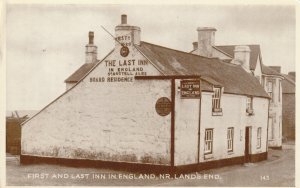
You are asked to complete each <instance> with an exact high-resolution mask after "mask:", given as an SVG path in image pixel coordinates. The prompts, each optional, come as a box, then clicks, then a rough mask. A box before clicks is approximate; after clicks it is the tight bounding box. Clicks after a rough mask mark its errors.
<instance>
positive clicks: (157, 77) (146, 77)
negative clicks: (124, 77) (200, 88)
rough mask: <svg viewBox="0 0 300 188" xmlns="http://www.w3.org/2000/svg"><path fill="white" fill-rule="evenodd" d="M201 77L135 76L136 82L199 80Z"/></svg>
mask: <svg viewBox="0 0 300 188" xmlns="http://www.w3.org/2000/svg"><path fill="white" fill-rule="evenodd" d="M200 77H201V76H199V75H173V76H135V77H134V79H136V80H166V79H189V78H197V79H199V78H200Z"/></svg>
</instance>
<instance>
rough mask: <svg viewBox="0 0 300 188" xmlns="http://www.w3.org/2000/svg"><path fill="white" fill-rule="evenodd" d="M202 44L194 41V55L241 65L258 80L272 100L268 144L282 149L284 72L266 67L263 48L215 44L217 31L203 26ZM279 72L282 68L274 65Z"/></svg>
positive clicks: (199, 40)
mask: <svg viewBox="0 0 300 188" xmlns="http://www.w3.org/2000/svg"><path fill="white" fill-rule="evenodd" d="M197 31H198V41H197V42H193V50H192V51H191V52H190V53H193V54H198V55H201V56H204V57H210V58H213V57H218V58H220V59H222V60H223V61H226V62H231V63H232V64H241V66H242V67H243V68H244V69H245V71H247V72H248V73H249V74H251V75H252V76H254V77H255V78H257V79H258V80H259V82H260V84H261V85H262V86H263V88H264V89H265V91H266V92H267V93H268V94H269V96H270V97H271V100H270V105H269V120H268V122H269V127H268V131H269V133H268V145H269V147H271V148H274V149H277V148H278V149H280V148H281V147H282V86H281V82H282V80H283V79H284V77H283V76H282V75H281V74H280V71H279V72H277V71H276V70H274V69H272V68H270V67H268V66H265V65H264V64H263V61H262V55H261V50H260V46H259V45H257V44H255V45H253V44H251V45H225V46H219V45H215V32H216V29H215V28H211V27H199V28H198V29H197ZM273 68H275V69H277V68H278V67H275V66H273Z"/></svg>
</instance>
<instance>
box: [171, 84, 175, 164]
mask: <svg viewBox="0 0 300 188" xmlns="http://www.w3.org/2000/svg"><path fill="white" fill-rule="evenodd" d="M171 101H172V103H171V104H172V109H171V166H174V155H175V79H172V80H171Z"/></svg>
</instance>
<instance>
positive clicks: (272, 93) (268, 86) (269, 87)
mask: <svg viewBox="0 0 300 188" xmlns="http://www.w3.org/2000/svg"><path fill="white" fill-rule="evenodd" d="M267 92H268V94H269V96H270V97H271V101H272V102H273V100H274V96H273V95H274V92H273V82H272V81H268V82H267Z"/></svg>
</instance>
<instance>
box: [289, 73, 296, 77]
mask: <svg viewBox="0 0 300 188" xmlns="http://www.w3.org/2000/svg"><path fill="white" fill-rule="evenodd" d="M288 75H289V76H292V77H295V78H296V72H289V73H288Z"/></svg>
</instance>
